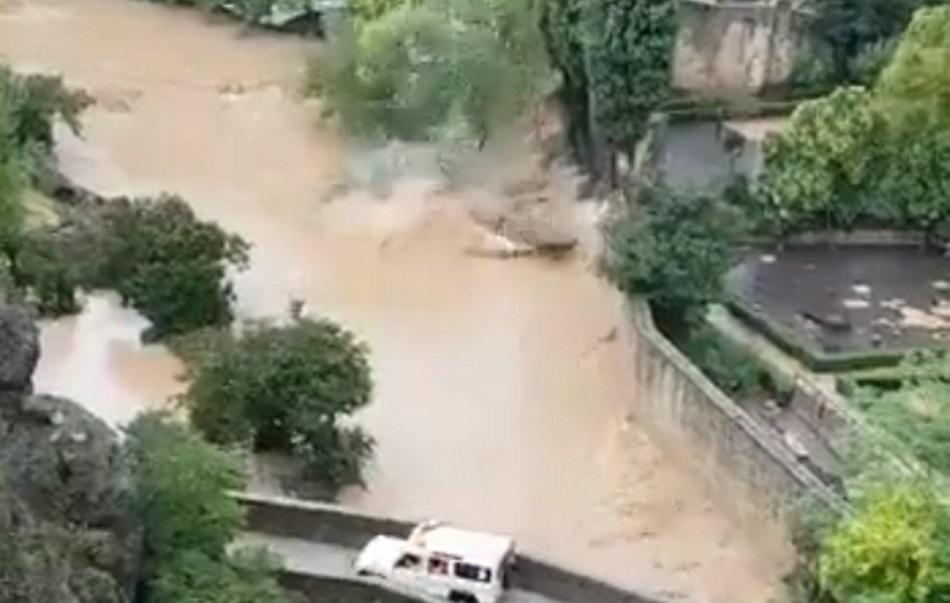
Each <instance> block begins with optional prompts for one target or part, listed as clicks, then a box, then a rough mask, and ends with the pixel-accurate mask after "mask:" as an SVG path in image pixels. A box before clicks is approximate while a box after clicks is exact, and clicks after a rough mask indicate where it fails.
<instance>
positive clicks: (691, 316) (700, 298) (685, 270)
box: [607, 187, 741, 323]
mask: <svg viewBox="0 0 950 603" xmlns="http://www.w3.org/2000/svg"><path fill="white" fill-rule="evenodd" d="M639 201H640V202H641V204H642V206H641V207H638V208H635V209H633V210H631V214H630V215H629V216H628V217H627V218H625V219H623V220H621V221H619V222H617V223H615V224H613V225H612V226H611V227H610V229H609V231H608V237H607V239H608V245H609V254H608V257H609V258H610V260H609V262H608V272H609V274H610V275H611V277H612V278H613V280H614V281H615V282H616V283H617V285H618V286H619V287H620V289H621V290H623V291H624V292H626V293H627V294H629V295H643V296H645V297H646V298H647V299H649V300H650V303H651V305H652V306H653V307H654V309H655V310H657V318H658V319H659V320H661V321H662V320H669V321H672V322H683V323H694V322H695V321H696V319H697V318H699V317H700V316H701V315H702V312H703V311H704V309H705V306H706V304H708V303H710V302H712V301H714V300H717V299H719V297H720V296H721V294H722V279H723V276H724V275H725V273H726V271H727V270H728V269H729V267H730V265H731V264H732V262H733V260H734V259H735V258H734V256H735V245H736V241H737V237H738V235H739V233H740V231H739V225H740V223H741V220H740V219H739V217H738V215H737V212H736V211H735V210H734V209H733V208H732V207H729V206H727V205H726V204H724V203H723V202H722V201H720V200H719V199H716V198H711V197H706V196H702V195H693V194H685V193H680V192H675V191H672V190H669V189H666V188H662V187H660V188H653V189H647V190H646V191H644V192H643V194H642V196H641V198H640V199H639Z"/></svg>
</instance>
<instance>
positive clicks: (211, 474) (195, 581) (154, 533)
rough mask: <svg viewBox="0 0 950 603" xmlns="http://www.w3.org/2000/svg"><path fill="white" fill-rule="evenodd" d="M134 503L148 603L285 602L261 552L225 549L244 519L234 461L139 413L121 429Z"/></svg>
mask: <svg viewBox="0 0 950 603" xmlns="http://www.w3.org/2000/svg"><path fill="white" fill-rule="evenodd" d="M125 450H126V457H127V458H128V459H129V461H130V464H131V466H132V475H133V480H134V484H135V493H136V504H137V508H138V511H139V512H140V513H141V515H142V517H143V519H144V525H145V551H146V567H147V568H148V569H147V578H146V586H147V589H148V592H149V598H148V600H149V601H154V602H155V603H217V602H220V603H286V602H287V601H288V597H287V594H286V593H285V592H284V591H283V589H282V588H281V587H280V585H279V584H278V583H277V580H276V579H275V570H276V568H277V560H276V559H273V558H271V557H270V556H269V555H268V554H267V553H266V552H265V551H262V550H254V549H237V550H233V549H231V548H229V547H230V545H231V543H233V542H234V541H235V539H236V538H237V537H238V535H239V532H240V530H241V528H242V526H243V517H244V513H243V510H242V509H241V507H240V504H239V503H238V502H237V501H236V500H235V499H234V498H232V497H231V496H230V492H233V491H239V490H241V489H242V488H243V487H244V472H243V468H242V466H241V463H240V462H239V461H240V457H236V456H234V455H233V454H230V453H228V452H226V451H225V450H223V449H219V448H216V447H214V446H212V445H211V444H208V443H207V442H205V441H204V440H203V439H202V438H201V437H200V436H199V435H198V434H197V433H195V432H193V431H191V430H190V429H189V428H188V427H186V426H185V425H183V424H181V423H178V422H176V421H174V420H173V419H171V418H170V417H169V416H167V415H161V414H151V415H143V416H141V417H139V418H138V419H136V420H135V421H134V422H133V423H132V424H131V425H130V426H129V428H128V429H127V431H126V441H125Z"/></svg>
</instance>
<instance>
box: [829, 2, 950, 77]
mask: <svg viewBox="0 0 950 603" xmlns="http://www.w3.org/2000/svg"><path fill="white" fill-rule="evenodd" d="M942 1H943V0H821V2H816V3H815V7H816V8H817V9H818V10H817V13H818V18H817V19H816V20H815V22H814V30H815V33H816V34H817V35H818V37H819V39H821V40H823V41H824V42H825V43H826V44H827V45H828V46H829V48H831V52H832V59H833V65H834V69H835V78H836V80H837V81H838V82H839V83H846V82H855V81H858V79H859V78H860V76H861V72H860V70H856V69H855V67H856V58H857V57H859V56H860V55H861V54H862V53H865V52H868V51H869V49H870V48H873V47H874V46H875V45H879V44H881V43H883V42H885V41H887V40H890V39H893V38H894V37H896V36H897V35H899V34H900V33H901V32H902V31H903V30H904V28H905V26H906V25H907V23H908V22H909V21H910V18H911V15H913V14H914V11H915V10H917V9H918V8H920V7H922V6H926V5H932V4H939V3H941V2H942Z"/></svg>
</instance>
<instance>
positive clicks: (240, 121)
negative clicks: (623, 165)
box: [0, 0, 780, 603]
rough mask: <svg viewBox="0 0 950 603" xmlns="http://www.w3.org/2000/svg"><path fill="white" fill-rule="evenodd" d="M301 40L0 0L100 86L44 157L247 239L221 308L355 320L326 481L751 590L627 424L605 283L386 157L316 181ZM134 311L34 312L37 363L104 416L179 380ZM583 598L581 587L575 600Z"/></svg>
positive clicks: (624, 571)
mask: <svg viewBox="0 0 950 603" xmlns="http://www.w3.org/2000/svg"><path fill="white" fill-rule="evenodd" d="M306 52H307V47H306V45H305V43H304V42H303V41H301V40H297V39H293V38H286V37H275V36H273V35H269V34H261V33H247V32H242V31H241V30H240V29H239V28H237V27H234V26H231V25H225V24H221V23H219V22H216V21H211V20H209V19H207V18H205V17H202V16H200V15H198V14H197V13H195V12H193V11H188V10H169V9H166V8H163V7H157V6H155V5H151V4H147V3H140V2H134V1H132V0H28V1H27V0H20V1H17V0H12V1H11V0H0V54H2V55H3V56H4V57H6V59H7V60H9V61H10V62H11V63H13V64H14V65H15V66H17V67H20V68H23V69H39V70H46V71H54V72H61V73H63V74H64V75H65V77H66V78H67V79H68V80H69V82H71V83H73V84H75V85H80V86H83V87H85V88H87V89H88V90H90V91H91V92H92V94H93V95H94V96H95V97H96V98H97V99H99V104H98V105H97V106H96V107H94V108H93V109H91V110H90V111H89V112H88V113H87V115H86V120H85V123H86V126H85V132H84V138H83V139H77V138H73V137H71V136H68V135H65V134H64V135H63V136H62V140H61V142H60V147H59V153H60V160H61V165H62V166H63V168H64V170H65V171H66V173H67V174H68V175H69V176H70V177H72V178H74V179H75V180H77V181H78V182H79V183H81V184H83V185H85V186H88V187H90V188H93V189H96V190H98V191H100V192H103V193H130V192H139V193H149V192H157V191H161V190H167V191H174V192H177V193H180V194H182V195H183V196H185V197H186V198H188V199H189V200H190V201H191V202H192V203H193V205H194V207H195V209H196V211H198V212H199V214H201V215H202V216H203V217H206V218H212V219H215V220H217V221H219V222H220V223H221V224H223V225H224V226H225V227H226V228H229V229H233V230H235V231H237V232H239V233H240V234H242V235H243V236H245V237H246V238H247V239H248V240H250V241H252V242H253V244H254V248H253V252H252V258H251V260H252V265H251V268H250V270H248V271H247V272H244V273H242V274H240V275H239V276H238V278H237V285H238V294H239V312H240V313H241V315H242V316H245V317H251V316H253V317H259V316H279V315H281V314H283V313H284V312H285V311H286V308H287V304H288V302H289V300H290V299H291V298H293V297H303V298H305V299H306V300H307V310H308V311H309V312H310V313H312V314H324V315H327V316H330V317H333V318H334V319H337V320H339V321H341V322H343V323H344V324H346V325H347V326H348V327H350V328H351V329H353V330H354V331H356V332H357V333H359V334H360V336H361V337H363V338H365V339H366V340H367V342H368V343H369V344H370V346H371V348H372V351H373V356H372V362H373V367H374V371H375V378H376V383H377V389H376V395H375V398H374V403H373V405H372V406H371V407H370V408H369V409H368V410H367V411H366V412H365V413H364V414H363V415H362V416H361V417H360V420H361V421H362V422H363V423H364V424H365V426H366V428H367V429H368V431H370V432H371V433H372V434H373V435H374V436H375V437H376V438H377V440H378V448H377V454H376V461H375V463H374V465H373V466H372V467H371V468H370V470H369V474H368V485H369V488H368V489H367V490H366V491H354V492H348V493H346V495H345V496H344V502H345V503H347V504H351V505H354V506H357V507H360V508H363V509H367V510H371V511H377V512H384V513H394V514H397V515H401V516H409V517H433V516H434V517H441V518H445V519H449V520H453V521H457V522H461V523H464V524H465V525H468V526H471V527H475V528H484V529H491V530H496V531H501V532H507V533H511V534H513V535H514V536H515V537H516V538H517V539H518V541H519V544H520V545H521V546H523V547H524V548H526V549H528V550H530V551H532V552H535V553H539V554H541V555H544V556H547V557H549V558H551V559H553V560H555V561H558V562H562V563H566V564H569V565H570V566H572V567H574V568H577V569H579V570H583V571H587V572H590V573H592V574H595V575H598V576H602V577H606V578H608V579H610V580H612V581H615V582H618V583H622V584H625V585H627V586H631V587H634V588H638V589H641V590H643V591H647V592H651V593H654V594H660V595H662V596H664V597H666V598H670V599H677V598H685V599H686V600H691V601H697V602H699V601H715V602H722V603H734V602H738V601H741V602H743V603H746V602H749V603H758V602H762V603H764V601H766V600H767V599H768V598H769V596H770V595H771V594H773V593H774V589H775V585H776V584H777V582H778V579H777V576H778V572H779V569H780V568H778V567H777V566H776V565H774V564H771V563H769V562H768V561H766V559H767V557H768V556H767V555H765V554H764V552H763V551H762V550H761V549H760V548H757V547H756V546H753V545H752V544H750V540H749V539H747V538H745V537H743V535H742V534H739V533H736V532H735V531H734V530H733V528H732V527H731V524H730V522H729V521H728V520H727V519H726V517H725V516H724V515H723V514H722V513H721V512H719V511H718V510H717V509H716V508H715V507H714V506H713V505H712V504H711V503H710V501H708V500H707V499H706V497H705V495H704V494H703V492H702V490H701V488H700V487H699V486H698V485H697V484H698V482H697V478H696V476H695V475H693V474H692V473H690V472H688V471H683V470H681V469H679V468H678V467H677V466H676V465H675V464H674V463H673V462H672V461H671V460H670V458H669V457H668V456H667V455H665V454H664V453H663V452H662V451H661V450H660V449H658V447H657V446H656V445H655V444H654V443H653V442H652V441H651V440H650V439H649V438H648V437H647V436H646V435H645V434H644V433H643V431H642V429H641V428H640V427H638V426H637V425H635V424H630V423H628V422H626V421H625V414H626V410H627V408H628V406H629V404H631V403H635V401H633V400H632V399H631V396H630V393H629V392H630V379H631V375H630V374H629V370H628V367H627V364H626V356H625V353H626V352H627V351H626V350H623V349H620V347H619V344H618V343H617V342H615V341H613V340H612V339H611V338H610V337H609V334H610V333H611V331H612V330H613V328H614V327H615V326H616V325H617V324H618V323H619V321H620V320H622V317H621V315H620V311H619V306H618V297H617V294H616V293H615V292H614V291H613V290H612V289H611V288H610V287H609V286H608V285H607V284H605V283H603V282H602V281H600V280H599V279H598V278H596V277H595V276H594V275H593V274H592V273H591V271H590V270H589V267H588V263H587V262H586V261H585V259H584V258H578V259H577V260H576V261H569V262H565V263H557V264H554V263H545V262H542V261H537V260H532V259H523V260H516V261H500V260H492V259H485V258H478V257H472V256H470V255H468V254H467V253H466V249H467V248H468V247H470V246H471V245H473V244H476V243H477V241H478V239H479V238H480V237H481V236H482V233H481V232H480V231H479V230H478V229H477V228H476V227H475V225H474V224H473V223H472V222H471V220H469V218H468V216H467V212H466V206H467V205H468V204H472V203H476V202H485V201H486V198H487V199H488V201H489V202H490V197H491V195H489V194H488V191H486V190H482V191H469V192H465V193H451V194H450V193H446V192H444V190H442V189H440V187H439V186H438V183H434V182H432V181H428V180H425V179H404V180H402V181H399V182H397V183H396V184H395V185H394V188H393V191H392V193H393V194H392V195H391V196H390V197H389V198H387V199H383V200H381V199H377V198H376V197H374V196H373V195H370V194H364V193H361V192H359V191H357V192H353V193H350V194H348V195H344V196H343V197H341V198H339V199H336V200H334V201H333V202H326V199H327V192H328V191H329V190H331V189H332V188H333V187H334V186H335V185H337V184H338V183H339V182H340V181H341V179H342V178H343V177H344V174H345V173H346V169H347V165H348V163H347V155H346V148H345V146H344V145H343V143H342V142H341V140H340V138H339V137H338V136H337V135H336V134H335V133H334V132H333V131H332V130H330V129H328V128H326V127H321V126H319V125H318V124H317V123H315V121H314V115H315V112H314V110H313V109H312V108H310V107H307V106H305V105H304V104H303V103H302V102H300V101H299V99H298V98H297V97H296V94H295V90H296V86H297V83H298V79H299V77H300V72H301V68H302V65H303V59H304V57H305V55H306ZM138 326H140V323H136V319H135V318H134V315H132V314H131V313H128V312H126V311H124V310H121V309H119V308H116V307H115V305H114V304H112V303H111V302H109V300H108V299H106V298H99V297H96V298H93V300H92V303H91V304H90V305H89V307H88V309H87V311H86V312H85V313H84V314H83V315H82V316H80V317H78V318H73V319H67V320H66V321H60V322H57V323H53V324H49V325H46V327H45V329H44V340H43V343H44V356H43V359H42V362H41V366H40V369H39V372H38V374H37V387H38V389H40V390H44V391H54V392H62V393H65V394H68V395H70V396H71V397H74V398H75V399H77V400H79V401H81V402H83V403H84V404H87V405H88V406H89V407H90V408H92V409H93V410H95V411H97V412H99V413H101V414H103V415H104V416H106V417H107V418H109V419H110V420H113V421H116V422H122V421H125V420H127V419H128V418H129V417H131V416H133V415H134V413H135V412H136V411H138V410H140V409H144V408H150V407H153V406H156V405H161V404H162V403H163V401H164V400H165V399H166V398H167V397H168V396H169V395H171V394H173V393H174V392H175V391H177V388H178V387H179V385H178V384H177V383H176V382H175V380H174V378H173V375H174V373H175V372H176V368H177V364H176V363H175V361H174V359H172V358H170V357H169V356H168V355H167V354H165V353H163V351H162V350H161V349H160V348H143V347H141V346H138V345H137V344H134V335H133V334H131V333H132V331H134V330H135V329H136V328H138ZM591 603H594V602H591Z"/></svg>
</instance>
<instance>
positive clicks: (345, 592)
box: [280, 571, 424, 603]
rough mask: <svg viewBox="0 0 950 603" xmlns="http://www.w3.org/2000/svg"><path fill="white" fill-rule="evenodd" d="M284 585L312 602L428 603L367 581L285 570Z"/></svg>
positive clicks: (281, 579) (282, 573)
mask: <svg viewBox="0 0 950 603" xmlns="http://www.w3.org/2000/svg"><path fill="white" fill-rule="evenodd" d="M280 583H281V584H282V585H283V586H284V587H285V588H287V589H289V590H293V591H296V592H298V593H300V594H302V595H303V596H304V597H306V599H307V600H308V601H311V602H312V603H424V602H423V600H422V599H415V598H412V597H408V596H406V595H402V594H399V593H397V592H394V591H391V590H388V589H386V588H383V587H381V586H376V585H373V584H369V583H366V582H358V581H355V580H346V579H344V578H328V577H324V576H311V575H308V574H301V573H297V572H289V571H284V572H281V575H280Z"/></svg>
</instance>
